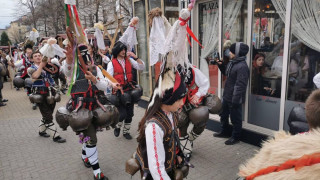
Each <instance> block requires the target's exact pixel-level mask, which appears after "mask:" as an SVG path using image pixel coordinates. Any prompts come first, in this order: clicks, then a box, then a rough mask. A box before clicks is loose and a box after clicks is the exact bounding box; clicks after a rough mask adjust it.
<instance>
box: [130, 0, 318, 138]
mask: <svg viewBox="0 0 320 180" xmlns="http://www.w3.org/2000/svg"><path fill="white" fill-rule="evenodd" d="M145 1H146V2H147V1H148V2H149V5H148V6H149V8H148V9H149V10H150V9H151V8H154V7H155V6H159V5H160V4H161V5H164V7H162V9H163V10H164V15H165V16H166V17H167V18H168V20H169V22H171V23H172V24H173V23H174V22H175V21H176V20H177V19H178V15H179V8H180V7H179V3H182V2H186V1H178V0H162V1H154V0H145ZM143 2H144V1H139V0H135V1H134V6H135V11H136V14H137V15H140V16H141V19H143V20H144V21H145V13H146V12H145V8H144V3H143ZM290 2H292V8H291V9H290V11H289V12H288V11H287V9H286V8H287V5H290ZM251 4H252V7H250V5H251ZM195 7H196V9H194V10H193V13H192V17H191V23H190V25H195V27H192V29H193V31H194V32H196V36H198V39H199V41H200V42H201V44H202V45H203V46H204V48H196V47H192V48H191V52H192V54H193V55H192V57H193V58H194V59H191V62H195V63H196V64H195V65H196V66H199V68H200V70H201V71H202V72H203V73H204V74H206V75H207V76H208V77H209V79H210V89H209V91H210V92H211V93H215V94H218V90H219V89H218V87H221V90H223V87H224V86H223V84H224V80H225V78H224V77H222V80H221V81H218V75H219V70H218V68H217V66H216V65H208V63H207V62H206V60H205V58H206V57H208V56H209V57H210V56H213V55H214V54H215V53H216V52H220V49H219V48H221V50H222V51H221V52H222V53H223V52H224V50H225V49H226V48H228V45H231V44H232V43H235V42H245V43H247V44H248V45H250V46H251V49H250V53H251V54H249V55H248V58H250V59H247V63H248V66H249V67H250V73H251V76H250V82H249V86H248V97H247V102H246V103H247V106H245V109H244V112H245V113H244V117H245V119H244V121H245V122H244V124H247V125H253V126H250V127H254V128H258V129H259V128H260V129H263V130H281V129H285V130H287V129H288V125H287V119H288V116H289V114H290V112H291V110H292V108H293V107H295V106H302V107H304V102H305V101H306V98H307V97H308V96H309V94H310V93H311V92H312V91H313V90H314V89H315V88H316V87H315V85H314V84H313V77H314V76H315V75H316V74H318V73H319V72H320V36H319V34H320V29H319V27H318V25H317V24H318V23H317V22H319V21H318V20H319V19H320V14H319V11H320V1H311V0H199V1H197V2H196V6H195ZM219 8H222V9H220V11H219ZM290 12H291V24H290V23H288V22H290V19H288V18H287V17H289V16H287V13H290ZM139 13H140V14H139ZM140 16H139V18H140ZM220 16H222V17H220ZM285 22H287V23H285ZM142 23H143V22H142V21H141V25H140V30H139V33H138V34H139V35H138V39H139V46H140V47H138V51H140V52H141V53H142V55H141V54H140V55H139V56H140V57H147V54H143V52H142V51H145V52H146V49H147V47H146V44H147V43H146V34H147V33H146V31H145V30H146V26H143V25H142ZM220 23H221V24H222V26H219V24H220ZM289 25H291V28H290V30H288V28H289V27H288V26H289ZM286 28H287V29H286ZM219 32H221V34H219ZM289 32H290V33H291V34H290V36H289V35H288V34H289ZM286 33H287V34H286ZM140 37H141V38H142V39H140ZM219 38H221V40H220V39H219ZM289 38H290V39H289ZM248 41H249V42H248ZM219 42H221V45H220V44H219ZM197 46H198V45H197ZM285 51H286V52H285ZM287 51H288V52H287ZM220 57H224V56H223V54H222V55H220ZM146 59H147V58H146ZM223 60H224V61H225V63H227V59H226V58H225V57H224V58H223ZM146 71H147V74H146V75H145V76H144V75H143V74H141V75H140V82H141V81H145V82H143V83H145V84H147V85H145V86H147V87H146V88H148V87H149V85H148V82H149V81H148V78H151V77H149V76H148V75H149V72H148V70H147V69H146ZM152 74H153V78H152V79H153V80H152V81H154V74H155V73H152ZM285 74H287V76H285ZM143 78H144V79H143ZM219 83H221V84H219ZM149 84H150V83H149ZM144 88H145V87H144ZM144 95H145V96H147V97H149V96H150V94H144ZM282 123H283V124H282ZM269 132H271V131H269Z"/></svg>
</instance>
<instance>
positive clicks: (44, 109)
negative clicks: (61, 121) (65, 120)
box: [37, 96, 56, 124]
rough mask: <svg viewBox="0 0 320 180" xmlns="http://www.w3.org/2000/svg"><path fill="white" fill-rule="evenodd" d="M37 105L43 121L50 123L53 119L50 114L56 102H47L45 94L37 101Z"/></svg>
mask: <svg viewBox="0 0 320 180" xmlns="http://www.w3.org/2000/svg"><path fill="white" fill-rule="evenodd" d="M37 105H38V107H39V109H40V112H41V115H42V119H43V121H44V123H45V124H50V123H52V120H53V116H52V114H53V112H54V108H55V107H56V102H54V103H53V104H48V103H47V100H46V96H43V101H42V103H37Z"/></svg>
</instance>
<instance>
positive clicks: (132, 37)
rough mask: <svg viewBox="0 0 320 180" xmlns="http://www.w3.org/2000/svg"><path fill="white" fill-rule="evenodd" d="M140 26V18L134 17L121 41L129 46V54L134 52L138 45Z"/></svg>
mask: <svg viewBox="0 0 320 180" xmlns="http://www.w3.org/2000/svg"><path fill="white" fill-rule="evenodd" d="M138 24H139V18H138V17H133V18H132V19H131V21H130V23H129V26H128V28H127V29H126V30H125V32H124V33H123V36H121V37H120V39H119V41H121V42H122V43H123V44H125V45H126V46H127V49H128V51H129V52H131V51H132V49H133V48H134V46H135V45H137V44H138V40H137V32H136V30H137V28H138Z"/></svg>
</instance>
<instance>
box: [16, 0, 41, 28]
mask: <svg viewBox="0 0 320 180" xmlns="http://www.w3.org/2000/svg"><path fill="white" fill-rule="evenodd" d="M39 2H40V0H19V6H20V7H21V8H24V9H27V11H28V12H29V13H30V15H31V16H30V17H29V19H30V21H31V22H32V25H33V27H34V28H37V22H38V15H37V11H36V7H37V6H38V4H39Z"/></svg>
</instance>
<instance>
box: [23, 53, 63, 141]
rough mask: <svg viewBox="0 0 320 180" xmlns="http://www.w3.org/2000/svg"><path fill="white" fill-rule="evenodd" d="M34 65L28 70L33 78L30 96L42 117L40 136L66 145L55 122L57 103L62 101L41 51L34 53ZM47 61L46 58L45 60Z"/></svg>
mask: <svg viewBox="0 0 320 180" xmlns="http://www.w3.org/2000/svg"><path fill="white" fill-rule="evenodd" d="M31 58H32V60H33V62H34V64H33V65H32V66H31V67H29V68H28V74H29V76H30V77H31V78H32V81H33V84H32V94H31V95H30V96H29V99H30V101H31V103H37V105H38V106H39V110H40V112H41V115H42V119H41V120H40V124H39V135H40V136H42V137H50V136H51V137H52V138H53V141H54V142H58V143H64V142H66V140H65V139H64V138H62V137H61V136H60V135H59V133H58V132H57V128H56V126H55V124H54V122H53V116H52V114H53V112H54V108H55V106H56V102H57V101H60V100H59V97H58V96H56V91H55V90H54V81H53V79H52V77H51V74H50V73H49V71H48V69H47V68H46V66H47V62H46V61H45V60H44V61H42V59H43V56H42V54H41V53H40V52H39V51H36V52H34V53H32V55H31ZM44 59H46V58H44Z"/></svg>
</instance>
